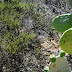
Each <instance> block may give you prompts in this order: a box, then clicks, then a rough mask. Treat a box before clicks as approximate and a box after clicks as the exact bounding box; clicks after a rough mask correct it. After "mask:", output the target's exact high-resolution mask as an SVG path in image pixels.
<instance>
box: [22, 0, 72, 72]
mask: <svg viewBox="0 0 72 72" xmlns="http://www.w3.org/2000/svg"><path fill="white" fill-rule="evenodd" d="M26 1H27V0H26ZM26 1H25V2H26ZM27 2H28V1H27ZM30 2H33V3H35V2H37V3H38V4H39V6H40V5H41V6H40V8H39V10H38V11H39V12H40V13H41V14H42V15H44V16H45V18H46V21H47V22H48V24H49V25H51V22H52V20H53V18H54V17H56V16H57V15H61V14H65V13H71V12H72V10H71V9H70V8H69V7H68V5H67V4H66V2H65V0H46V1H45V0H30ZM43 10H45V13H43V12H42V11H43ZM50 27H52V26H50ZM46 28H47V27H45V29H46ZM51 30H52V33H50V34H48V33H47V32H46V30H38V31H37V32H39V35H38V37H37V39H38V40H39V42H40V45H41V48H40V47H39V48H35V49H34V51H32V50H31V51H29V52H28V53H26V54H25V55H24V62H23V63H24V66H25V67H24V68H23V69H22V71H23V72H44V67H45V66H49V63H50V60H49V55H51V54H54V55H55V56H58V55H59V52H60V51H61V48H60V46H59V39H60V37H61V34H59V35H58V33H57V32H56V31H55V30H54V29H53V28H52V29H51ZM65 58H66V59H67V61H68V64H69V66H70V69H71V70H72V56H70V55H68V54H66V56H65Z"/></svg>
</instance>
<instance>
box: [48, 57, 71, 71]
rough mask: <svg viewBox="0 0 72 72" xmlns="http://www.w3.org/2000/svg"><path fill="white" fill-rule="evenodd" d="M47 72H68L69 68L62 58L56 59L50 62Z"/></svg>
mask: <svg viewBox="0 0 72 72" xmlns="http://www.w3.org/2000/svg"><path fill="white" fill-rule="evenodd" d="M49 70H50V72H70V70H69V66H68V64H67V61H66V59H65V58H64V57H57V58H56V62H54V63H53V62H51V64H50V66H49Z"/></svg>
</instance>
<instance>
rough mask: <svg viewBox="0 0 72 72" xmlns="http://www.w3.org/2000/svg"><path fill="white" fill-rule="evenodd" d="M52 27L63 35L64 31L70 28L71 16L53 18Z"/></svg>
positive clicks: (71, 23)
mask: <svg viewBox="0 0 72 72" xmlns="http://www.w3.org/2000/svg"><path fill="white" fill-rule="evenodd" d="M52 25H53V27H54V28H55V29H56V30H57V31H59V32H61V33H63V32H64V31H65V30H67V29H69V28H71V27H72V14H64V15H60V16H57V17H55V18H54V20H53V22H52Z"/></svg>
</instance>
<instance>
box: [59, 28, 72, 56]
mask: <svg viewBox="0 0 72 72" xmlns="http://www.w3.org/2000/svg"><path fill="white" fill-rule="evenodd" d="M60 47H61V48H62V49H63V50H64V51H65V52H67V53H69V54H71V55H72V28H70V29H68V30H66V31H65V32H64V34H63V36H62V37H61V39H60Z"/></svg>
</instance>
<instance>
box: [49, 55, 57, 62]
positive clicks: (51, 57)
mask: <svg viewBox="0 0 72 72" xmlns="http://www.w3.org/2000/svg"><path fill="white" fill-rule="evenodd" d="M50 61H51V62H53V63H54V62H55V61H56V57H55V56H54V55H50Z"/></svg>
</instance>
